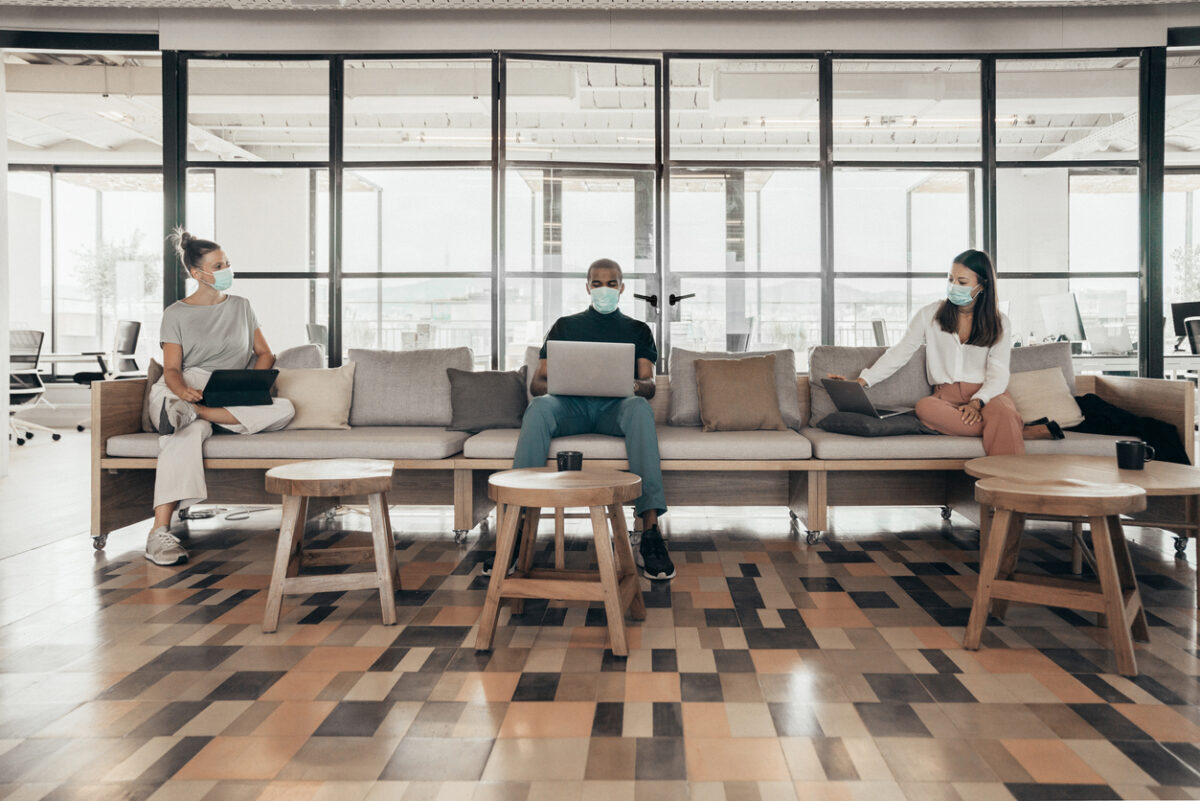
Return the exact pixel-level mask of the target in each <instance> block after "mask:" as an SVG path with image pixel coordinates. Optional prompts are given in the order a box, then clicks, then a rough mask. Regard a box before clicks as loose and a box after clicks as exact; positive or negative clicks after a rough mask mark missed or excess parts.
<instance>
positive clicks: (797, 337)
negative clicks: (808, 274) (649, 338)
mask: <svg viewBox="0 0 1200 801" xmlns="http://www.w3.org/2000/svg"><path fill="white" fill-rule="evenodd" d="M690 293H695V295H696V296H695V297H692V298H688V299H687V300H683V301H680V303H679V304H678V305H677V306H676V307H675V309H676V311H675V312H674V314H675V316H676V319H675V321H673V322H672V323H671V347H673V348H687V349H688V350H701V351H712V350H718V351H719V350H733V351H740V350H778V349H782V348H791V349H792V350H793V351H795V352H796V365H797V369H799V370H804V369H806V367H807V365H808V350H809V348H811V347H812V346H813V345H819V344H821V282H820V280H819V279H815V278H724V279H722V278H684V279H682V280H681V281H680V291H679V294H683V295H686V294H690Z"/></svg>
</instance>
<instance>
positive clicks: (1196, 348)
mask: <svg viewBox="0 0 1200 801" xmlns="http://www.w3.org/2000/svg"><path fill="white" fill-rule="evenodd" d="M1183 328H1184V330H1185V331H1187V339H1188V345H1190V346H1191V349H1192V353H1193V354H1200V317H1189V318H1187V319H1186V320H1184V321H1183Z"/></svg>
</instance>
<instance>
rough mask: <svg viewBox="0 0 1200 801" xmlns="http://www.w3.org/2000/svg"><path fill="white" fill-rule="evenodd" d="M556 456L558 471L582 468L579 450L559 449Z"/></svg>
mask: <svg viewBox="0 0 1200 801" xmlns="http://www.w3.org/2000/svg"><path fill="white" fill-rule="evenodd" d="M556 456H557V458H558V469H559V472H562V471H564V470H582V469H583V454H582V453H580V452H579V451H559V452H558V453H557V454H556Z"/></svg>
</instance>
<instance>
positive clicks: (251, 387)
mask: <svg viewBox="0 0 1200 801" xmlns="http://www.w3.org/2000/svg"><path fill="white" fill-rule="evenodd" d="M278 375H279V371H278V370H213V372H212V375H211V376H209V379H208V383H207V384H205V385H204V405H205V406H213V407H216V408H223V407H225V406H270V405H271V385H272V384H274V383H275V378H276V376H278Z"/></svg>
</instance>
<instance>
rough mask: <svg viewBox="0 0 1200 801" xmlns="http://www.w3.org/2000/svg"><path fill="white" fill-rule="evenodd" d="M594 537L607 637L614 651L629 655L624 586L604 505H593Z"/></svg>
mask: <svg viewBox="0 0 1200 801" xmlns="http://www.w3.org/2000/svg"><path fill="white" fill-rule="evenodd" d="M590 511H591V513H592V536H593V537H594V538H595V540H596V561H597V562H598V563H599V565H600V584H601V586H602V587H603V588H604V613H605V616H606V617H607V618H608V638H609V639H610V640H611V641H612V652H613V653H614V654H616V655H617V656H628V655H629V646H628V645H626V643H625V610H624V609H622V608H621V587H620V583H619V579H618V577H617V566H616V565H615V564H614V562H613V547H612V538H611V537H610V536H609V533H608V514H607V513H606V512H605V509H604V507H603V506H593V507H591V510H590Z"/></svg>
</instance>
